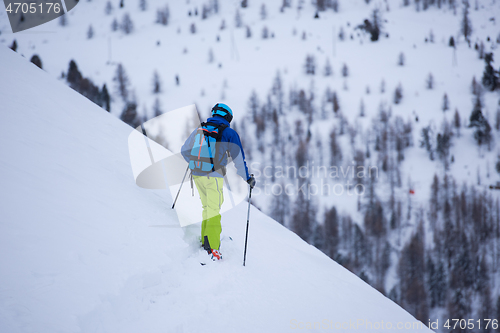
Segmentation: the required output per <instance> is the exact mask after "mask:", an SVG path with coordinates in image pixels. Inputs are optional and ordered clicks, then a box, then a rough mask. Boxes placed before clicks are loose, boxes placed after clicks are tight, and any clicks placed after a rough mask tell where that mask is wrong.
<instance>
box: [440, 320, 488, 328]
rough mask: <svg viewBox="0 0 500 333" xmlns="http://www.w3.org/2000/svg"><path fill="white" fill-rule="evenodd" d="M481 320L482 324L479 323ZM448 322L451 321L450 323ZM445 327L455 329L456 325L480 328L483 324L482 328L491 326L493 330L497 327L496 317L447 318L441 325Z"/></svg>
mask: <svg viewBox="0 0 500 333" xmlns="http://www.w3.org/2000/svg"><path fill="white" fill-rule="evenodd" d="M481 321H483V323H482V324H483V325H481ZM450 322H452V323H451V324H450ZM443 326H444V327H446V328H447V329H456V328H457V326H458V327H459V328H460V329H462V330H464V329H470V330H471V329H475V328H477V329H481V326H483V328H484V329H488V328H490V327H491V328H492V329H494V330H496V329H498V319H493V320H492V319H478V320H474V319H469V320H465V319H448V320H446V322H445V323H444V325H443Z"/></svg>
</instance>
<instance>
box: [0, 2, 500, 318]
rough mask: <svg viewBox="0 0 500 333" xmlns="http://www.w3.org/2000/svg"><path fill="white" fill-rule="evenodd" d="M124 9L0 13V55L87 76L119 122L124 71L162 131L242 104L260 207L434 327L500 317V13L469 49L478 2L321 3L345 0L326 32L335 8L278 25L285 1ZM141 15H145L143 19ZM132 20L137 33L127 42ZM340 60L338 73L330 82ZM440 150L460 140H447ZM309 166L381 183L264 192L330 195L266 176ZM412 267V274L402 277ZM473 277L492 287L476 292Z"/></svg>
mask: <svg viewBox="0 0 500 333" xmlns="http://www.w3.org/2000/svg"><path fill="white" fill-rule="evenodd" d="M120 2H121V1H118V0H112V1H109V2H107V1H105V2H98V1H87V2H81V3H80V4H79V6H78V7H77V8H75V10H72V11H71V12H70V13H69V15H67V20H66V21H67V22H66V23H67V24H66V25H65V26H61V25H60V22H57V21H54V22H50V23H48V24H47V25H44V26H42V27H37V28H35V29H33V30H30V31H27V32H25V33H22V34H15V35H13V34H10V33H9V28H8V26H7V20H6V16H5V14H4V12H2V11H0V29H1V31H2V34H1V35H0V43H1V44H5V45H11V44H12V43H13V40H14V39H15V40H16V41H17V46H18V47H17V52H18V53H20V54H21V55H23V56H25V57H26V58H28V59H29V58H30V57H31V56H32V55H34V54H38V55H39V56H40V58H41V60H42V62H43V68H44V70H46V71H47V72H48V73H49V75H50V76H52V77H53V78H58V79H59V80H60V81H61V82H65V81H66V77H64V75H66V74H68V63H69V61H70V60H71V59H73V60H75V62H76V64H77V65H78V68H79V70H80V71H81V73H82V75H83V76H84V77H87V78H90V79H91V80H92V81H93V82H94V83H95V84H96V85H97V86H98V87H101V86H102V85H103V84H106V85H107V87H108V89H109V91H110V92H111V94H112V102H111V114H112V115H114V116H120V114H121V113H122V112H123V110H124V105H125V104H126V101H124V100H123V98H122V97H121V96H120V93H119V91H118V89H117V88H118V87H117V82H116V81H114V80H113V78H114V77H115V76H116V72H117V68H118V67H119V66H118V64H121V65H122V66H123V69H124V70H125V71H126V74H127V76H128V78H129V83H128V87H127V89H128V92H129V97H130V101H132V102H137V104H138V107H137V111H138V112H139V115H140V117H141V118H145V119H150V118H151V117H153V116H154V111H155V110H154V109H155V108H157V107H158V106H159V110H158V111H163V112H166V111H168V110H173V109H176V108H178V107H181V106H185V105H188V104H191V103H196V105H197V106H198V110H199V111H200V113H201V116H202V117H205V116H207V115H208V111H209V109H210V108H211V106H213V105H214V103H216V102H224V103H226V104H228V105H230V106H231V107H232V108H233V110H234V112H235V118H234V121H233V123H232V126H233V127H234V128H235V129H237V131H238V133H240V136H241V137H242V142H243V145H244V147H245V153H246V154H247V156H248V161H249V162H250V163H249V164H250V169H251V172H254V173H256V174H260V175H259V177H258V186H257V189H258V190H260V191H261V195H258V194H257V191H256V193H255V196H254V198H255V200H254V201H253V202H254V203H255V205H256V207H258V208H259V209H261V210H262V211H263V212H264V213H266V214H268V215H270V216H272V217H273V218H274V219H276V220H277V221H279V222H281V223H283V224H284V225H285V226H287V227H288V228H289V229H291V230H293V231H294V232H296V233H297V234H299V235H300V236H301V237H302V238H303V239H306V240H307V241H308V242H309V243H310V244H314V245H315V246H317V247H318V248H319V249H321V250H322V251H323V252H324V253H327V254H328V255H329V256H330V257H331V258H334V259H335V260H336V261H337V262H339V263H341V264H342V265H343V266H344V267H347V268H348V269H350V270H351V271H352V272H354V273H355V274H356V275H358V276H360V277H362V278H363V279H364V280H365V281H368V282H369V283H370V284H371V285H373V286H375V287H376V288H377V289H378V290H379V291H381V292H382V293H384V294H385V295H387V296H388V297H390V298H391V299H393V300H395V301H397V302H398V303H399V304H400V305H402V306H403V307H405V308H406V309H407V310H408V311H409V312H411V313H412V314H413V315H415V316H417V313H420V319H422V318H423V319H422V320H424V321H425V320H427V318H431V319H433V320H434V319H437V318H440V319H446V318H454V317H457V318H459V317H460V318H464V319H468V318H480V317H481V318H486V317H490V316H493V314H492V313H500V312H499V311H500V301H499V287H498V286H499V285H498V281H500V280H499V276H498V270H497V268H496V267H500V225H499V224H498V221H500V213H499V212H500V208H498V207H499V206H500V204H499V201H498V199H499V192H498V191H496V192H494V191H490V190H489V185H491V184H495V183H496V182H498V181H499V180H500V175H499V173H498V171H497V170H496V168H497V165H498V166H499V167H500V164H497V163H498V162H499V157H498V156H499V147H498V142H499V141H498V139H499V131H500V108H499V105H498V103H499V95H498V90H497V91H494V92H490V91H487V90H486V89H485V88H484V87H483V86H482V85H481V82H482V77H483V72H484V70H485V59H484V58H485V57H484V54H485V53H490V52H491V53H492V54H493V57H494V61H493V62H492V65H493V68H494V70H497V69H498V68H499V67H500V66H499V63H500V60H499V56H500V55H499V54H498V46H499V45H500V36H499V31H498V17H500V6H499V4H498V0H478V1H472V0H470V1H468V3H469V5H470V6H469V7H468V11H467V13H468V18H469V20H470V24H471V26H472V32H471V35H470V36H469V37H468V38H469V40H470V44H469V43H468V42H467V41H466V40H465V37H464V35H463V33H462V32H461V22H462V20H463V16H464V13H465V11H464V10H465V7H466V5H465V4H466V3H467V1H452V0H446V1H445V0H442V1H439V0H436V1H431V0H428V1H427V0H420V1H409V0H408V1H407V0H388V1H374V0H372V1H363V0H353V1H351V0H349V1H348V0H339V1H338V2H337V1H325V3H330V4H331V3H338V4H339V7H338V11H337V12H336V11H334V10H332V9H327V10H326V11H319V13H318V16H319V17H318V18H315V14H316V9H315V8H314V7H315V3H316V4H317V3H321V2H322V1H316V2H314V1H302V0H293V1H290V2H289V3H291V6H290V7H286V8H284V9H283V10H280V7H281V5H282V3H283V2H282V1H277V0H276V1H266V2H264V1H262V2H258V1H254V0H249V1H218V2H217V1H215V0H211V1H208V0H205V1H201V0H199V1H197V0H189V1H153V0H146V1H140V0H124V1H123V2H122V3H123V4H124V6H123V7H122V8H121V7H120V6H119V3H120ZM216 2H217V3H218V4H219V6H218V7H219V8H218V12H212V13H210V14H209V15H208V17H206V18H203V7H204V6H208V5H213V4H214V3H216ZM244 2H245V3H247V4H248V6H247V8H242V3H244ZM285 2H288V1H285ZM107 3H110V4H111V7H112V9H111V10H110V13H109V14H106V13H105V11H106V7H107ZM140 3H147V8H146V10H145V11H142V10H140V8H139V5H140ZM263 3H265V6H264V8H265V10H263V6H262V5H263ZM405 3H407V4H408V6H405ZM167 4H168V6H169V13H170V19H169V22H168V24H167V25H166V26H164V25H161V24H157V23H155V21H156V19H157V9H162V8H164V7H165V5H167ZM426 6H428V8H425V7H426ZM375 9H378V10H379V11H378V13H379V14H380V18H381V21H380V23H381V25H382V27H381V34H380V36H379V40H378V41H377V42H371V41H370V37H371V36H370V34H369V33H367V32H365V31H363V30H361V29H360V28H359V25H360V24H363V21H364V20H365V19H370V20H371V19H372V14H373V13H374V10H375ZM417 9H418V10H417ZM238 13H239V15H240V19H241V21H242V24H241V27H240V28H238V27H237V26H236V25H237V20H236V18H237V14H238ZM263 13H265V15H264V14H263ZM127 14H129V17H130V18H131V21H132V22H133V28H134V29H133V31H132V33H130V34H126V33H125V32H124V31H123V30H124V29H122V28H121V27H120V25H122V23H123V22H124V21H125V17H126V15H127ZM114 20H116V22H117V29H116V31H112V28H111V27H112V25H113V22H114ZM90 27H92V31H93V36H92V38H89V34H88V32H89V30H90ZM222 27H224V28H222ZM266 28H267V38H264V37H263V35H264V34H265V32H266ZM249 33H250V35H251V36H249V37H248V35H249ZM341 34H343V38H341V36H340V35H341ZM451 37H453V41H454V44H455V48H453V47H450V39H451ZM481 55H482V57H481ZM306 57H308V58H309V62H307V61H306V59H307V58H306ZM327 63H329V64H330V65H331V69H332V73H331V75H325V74H324V72H325V70H326V67H327V66H326V64H327ZM311 64H313V65H314V66H311ZM306 65H307V66H306ZM344 65H345V66H344ZM0 66H1V64H0ZM0 68H1V67H0ZM344 68H345V69H346V70H345V76H344V73H343V72H344ZM311 69H314V70H313V72H314V74H313V73H312V72H311V73H310V74H307V73H306V71H307V70H309V71H310V70H311ZM155 71H157V72H158V76H159V78H160V82H161V92H160V93H157V94H155V93H153V73H154V72H155ZM61 73H63V74H64V75H62V74H61ZM431 74H432V78H433V80H431V82H432V89H430V88H429V77H430V75H431ZM278 77H279V78H280V79H279V80H278V79H277V78H278ZM176 78H178V79H179V81H178V83H177V80H176ZM473 78H474V79H475V82H476V83H477V84H476V86H472V82H473ZM279 87H281V88H279ZM398 87H401V91H400V93H401V94H400V95H401V96H400V98H399V97H398V102H397V103H396V102H395V97H396V95H397V94H396V90H397V88H398ZM253 92H255V96H256V99H255V100H252V98H251V96H252V93H253ZM473 92H474V94H473ZM280 93H281V94H282V95H281V97H282V100H281V102H282V105H281V106H282V107H281V108H280V100H279V99H280V98H279V97H280ZM333 96H336V98H333ZM445 96H446V99H445ZM333 100H336V103H334V102H333ZM445 100H446V101H447V103H444V101H445ZM130 101H128V102H130ZM477 101H479V102H480V109H481V112H482V115H484V117H485V119H486V120H487V121H488V122H489V125H490V126H491V130H492V131H491V141H490V142H489V144H482V145H480V146H478V142H477V140H476V138H475V135H476V128H472V127H469V125H471V121H470V116H471V112H472V111H473V109H474V108H475V104H476V102H477ZM252 102H256V103H254V109H255V112H254V110H252V107H251V105H252ZM445 104H446V108H444V105H445ZM443 109H445V110H444V111H443ZM334 110H336V112H335V111H334ZM275 111H276V112H275ZM362 111H363V112H362ZM362 113H364V116H361V114H362ZM90 116H91V115H90V114H89V117H90ZM457 116H458V117H457ZM424 130H427V131H428V132H427V133H428V139H429V140H428V149H426V147H425V145H426V143H425V142H424V147H421V141H423V138H422V135H423V131H424ZM439 136H441V138H442V137H448V139H449V141H446V140H442V141H441V142H438V138H439ZM438 144H440V145H441V147H438ZM438 149H439V151H438ZM299 157H300V158H299ZM304 163H309V165H312V164H313V163H314V165H315V166H328V167H338V168H343V170H344V171H345V170H346V169H347V168H351V169H350V170H352V167H353V166H356V165H361V166H363V167H366V168H369V167H375V168H376V169H377V170H378V173H377V177H375V179H370V178H367V177H364V178H363V179H361V181H360V183H362V185H363V186H365V190H366V191H365V195H363V196H356V195H354V196H353V195H348V194H347V193H346V192H347V191H345V190H348V189H350V187H349V186H352V179H351V178H353V177H342V176H340V177H338V178H334V179H331V178H328V179H326V183H327V185H329V186H330V187H334V186H338V185H339V186H340V187H339V188H340V189H344V192H343V193H342V194H341V195H330V194H329V195H313V196H312V197H311V198H310V199H311V200H304V198H303V197H302V198H301V197H300V196H299V195H298V194H297V193H294V194H293V195H289V196H288V195H270V194H267V195H262V192H265V189H266V187H265V185H266V183H267V185H268V186H267V189H268V190H269V189H270V188H272V187H271V186H275V185H277V187H276V189H279V186H282V185H288V183H290V184H292V185H294V184H296V183H298V186H297V187H299V186H300V185H301V184H302V183H300V182H304V184H305V185H307V186H315V185H316V186H320V185H321V181H322V180H323V179H319V178H315V177H310V178H307V177H306V178H303V179H297V177H284V178H277V179H271V180H269V178H270V177H266V176H264V170H266V169H265V168H266V167H279V166H285V167H292V169H293V168H298V167H300V166H301V164H304ZM499 169H500V168H499ZM267 170H269V169H267ZM434 175H436V178H434ZM346 181H351V185H347V184H346ZM354 181H359V180H357V179H354ZM304 184H303V185H304ZM294 186H295V185H294ZM372 190H373V191H372ZM351 192H352V189H351ZM268 193H269V191H268ZM275 193H276V192H275ZM306 194H307V192H306ZM307 199H309V198H307ZM478 205H482V206H481V207H478ZM450 207H452V208H454V209H450ZM458 208H460V209H458ZM304 212H306V213H304ZM377 223H378V224H377ZM375 225H376V227H374V226H375ZM420 227H422V228H420ZM422 233H423V234H422ZM453 240H456V242H455V243H454V242H453ZM415 244H417V245H418V246H417V245H415ZM410 245H415V246H413V247H411V246H410ZM415 248H417V249H420V250H421V251H415ZM416 252H418V253H417V254H416V255H415V256H414V257H411V255H412V254H414V253H416ZM408 256H410V257H411V258H415V257H416V258H417V259H419V260H415V261H410V260H409V258H408ZM463 258H465V259H464V260H462V259H463ZM466 259H467V260H466ZM408 262H410V264H411V265H414V266H412V267H409V268H408V267H406V268H405V264H406V263H408ZM464 262H465V263H467V265H466V264H464ZM424 263H425V264H424ZM433 265H435V269H433V268H432V267H433ZM468 265H469V266H468ZM440 267H441V268H440ZM468 267H474V268H475V269H474V270H471V269H469V268H468ZM440 269H441V271H440ZM414 272H419V274H414ZM436 272H441V273H442V274H441V273H439V274H438V273H436ZM485 272H486V273H485ZM420 273H421V274H420ZM484 276H488V278H484ZM469 277H473V280H475V281H483V282H484V281H487V282H485V283H483V285H482V286H479V284H480V283H477V284H476V283H474V284H471V283H469V282H467V281H469ZM481 279H482V280H481ZM436 281H438V282H436ZM456 281H461V283H465V285H461V284H459V285H457V284H456ZM406 282H407V283H406ZM405 283H406V284H405ZM485 285H487V288H486V287H485ZM419 288H420V289H419ZM404 295H407V297H405V296H404ZM408 295H409V296H408ZM412 295H420V296H421V297H420V298H418V297H412ZM463 295H466V297H465V298H460V297H461V296H463ZM458 298H460V300H461V301H462V304H460V302H457V301H456V300H457V299H458ZM408 299H410V300H408ZM471 304H472V306H469V305H471ZM417 309H421V311H420V312H419V311H417ZM426 309H427V310H429V311H426ZM463 309H466V310H463ZM483 309H487V311H489V312H490V313H489V314H485V313H484V311H483ZM485 311H486V310H485ZM495 311H496V312H495Z"/></svg>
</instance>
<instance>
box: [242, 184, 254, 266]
mask: <svg viewBox="0 0 500 333" xmlns="http://www.w3.org/2000/svg"><path fill="white" fill-rule="evenodd" d="M252 176H253V175H252ZM251 200H252V187H251V186H250V192H248V213H247V232H246V235H245V252H244V254H243V266H245V261H246V259H247V241H248V224H249V223H250V201H251Z"/></svg>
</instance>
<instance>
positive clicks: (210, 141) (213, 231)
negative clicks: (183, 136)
mask: <svg viewBox="0 0 500 333" xmlns="http://www.w3.org/2000/svg"><path fill="white" fill-rule="evenodd" d="M232 119H233V111H232V110H231V109H230V108H229V106H227V105H226V104H222V103H217V104H215V106H214V107H213V108H212V117H211V118H208V119H207V121H206V122H205V123H202V124H201V126H200V127H199V128H197V129H195V130H194V131H193V132H192V133H191V135H190V136H189V138H188V139H187V140H186V142H185V143H184V145H183V146H182V149H181V152H182V156H183V157H184V159H185V160H186V162H188V163H189V168H190V169H191V177H192V178H193V180H194V183H195V184H196V188H197V189H198V193H199V194H200V199H201V204H202V206H203V222H202V224H201V245H202V246H203V248H204V249H205V250H206V251H207V253H208V254H209V255H211V258H212V260H214V261H216V260H220V259H222V256H221V253H220V251H219V250H220V233H221V231H222V227H221V215H220V208H221V205H222V203H223V202H224V195H223V192H222V188H223V183H224V180H223V178H224V176H225V173H226V165H227V162H228V156H230V157H231V158H232V159H233V161H234V165H235V167H236V170H237V173H238V175H239V176H241V177H242V178H243V179H244V180H245V181H246V182H247V183H248V184H249V185H250V187H251V188H253V187H254V186H255V183H256V181H255V178H254V177H253V175H252V176H250V175H249V173H248V168H247V165H246V162H245V153H244V152H243V147H242V146H241V141H240V137H239V136H238V133H236V131H235V130H233V129H232V128H231V127H230V125H229V124H230V123H231V120H232Z"/></svg>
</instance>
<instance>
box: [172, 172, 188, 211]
mask: <svg viewBox="0 0 500 333" xmlns="http://www.w3.org/2000/svg"><path fill="white" fill-rule="evenodd" d="M188 170H189V164H188V166H187V168H186V172H185V173H184V177H182V183H181V186H179V191H177V195H176V196H175V200H174V203H173V204H172V209H174V206H175V203H176V202H177V198H178V197H179V193H181V188H182V184H184V179H186V175H187V173H188Z"/></svg>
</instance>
